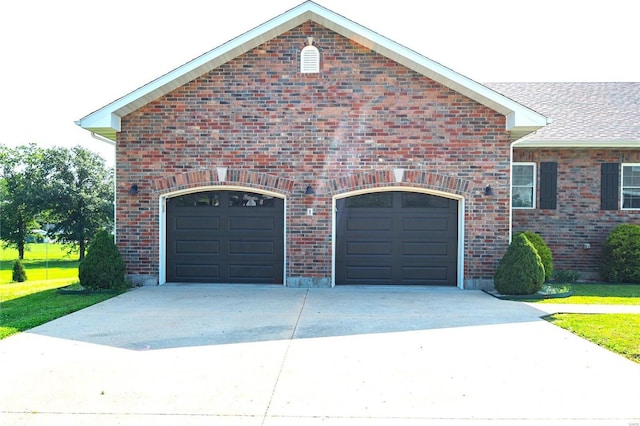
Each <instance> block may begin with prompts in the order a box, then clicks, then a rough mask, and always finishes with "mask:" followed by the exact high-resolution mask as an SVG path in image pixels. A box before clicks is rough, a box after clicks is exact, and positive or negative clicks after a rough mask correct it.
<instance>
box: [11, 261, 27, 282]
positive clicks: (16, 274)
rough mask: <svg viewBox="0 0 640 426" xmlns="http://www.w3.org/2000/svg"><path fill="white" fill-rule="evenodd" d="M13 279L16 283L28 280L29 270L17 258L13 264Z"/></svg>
mask: <svg viewBox="0 0 640 426" xmlns="http://www.w3.org/2000/svg"><path fill="white" fill-rule="evenodd" d="M11 280H12V281H13V282H16V283H22V282H25V281H26V280H27V271H25V270H24V265H23V264H22V262H21V261H20V260H16V263H14V264H13V272H12V273H11Z"/></svg>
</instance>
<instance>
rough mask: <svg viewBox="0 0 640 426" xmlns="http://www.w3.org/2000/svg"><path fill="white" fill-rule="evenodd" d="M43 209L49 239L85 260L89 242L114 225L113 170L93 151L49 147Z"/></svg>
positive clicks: (77, 148) (78, 148)
mask: <svg viewBox="0 0 640 426" xmlns="http://www.w3.org/2000/svg"><path fill="white" fill-rule="evenodd" d="M45 157H46V158H45V161H46V162H47V164H48V165H49V167H51V175H50V179H49V181H48V182H47V183H46V187H47V191H46V192H47V201H46V203H45V204H46V206H47V209H48V210H49V212H50V217H51V218H52V219H53V227H52V229H50V230H49V231H48V232H49V234H50V236H51V237H53V238H55V239H57V240H58V241H61V242H63V243H67V244H70V245H72V246H73V247H74V248H77V249H78V251H79V258H80V260H83V259H84V255H85V251H86V247H87V244H88V242H89V241H90V240H91V239H92V238H93V237H94V236H95V235H96V233H97V232H98V231H100V230H102V229H108V228H111V227H112V226H113V170H112V169H110V168H107V167H106V165H105V161H104V160H103V159H102V158H101V157H100V156H99V155H98V154H95V153H94V152H92V151H89V150H87V149H85V148H82V147H80V146H76V147H74V148H72V149H66V148H51V149H49V150H47V152H46V155H45Z"/></svg>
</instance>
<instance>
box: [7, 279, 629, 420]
mask: <svg viewBox="0 0 640 426" xmlns="http://www.w3.org/2000/svg"><path fill="white" fill-rule="evenodd" d="M543 314H544V313H543V312H541V311H538V310H537V309H536V308H535V307H533V306H529V305H527V304H523V303H518V302H509V301H502V300H498V299H495V298H493V297H491V296H489V295H486V294H484V293H482V292H480V291H470V290H459V289H457V288H444V287H436V288H425V287H339V288H334V289H290V288H289V289H288V288H283V287H270V286H252V285H250V286H244V285H238V286H218V285H172V286H162V287H143V288H139V289H136V290H133V291H131V292H129V293H126V294H124V295H121V296H119V297H116V298H114V299H111V300H108V301H106V302H103V303H101V304H98V305H95V306H93V307H90V308H87V309H84V310H82V311H80V312H77V313H75V314H71V315H68V316H66V317H63V318H60V319H58V320H56V321H52V322H50V323H48V324H45V325H43V326H40V327H37V328H35V329H33V330H31V331H29V332H27V333H21V334H18V335H15V336H12V337H10V338H7V339H5V340H2V341H0V377H1V380H2V381H1V383H2V386H0V418H1V421H0V423H1V424H3V425H52V424H65V425H74V424H92V425H100V424H105V425H106V424H109V425H111V424H125V425H139V424H146V422H153V423H154V424H155V425H164V424H166V425H169V424H171V425H175V424H180V425H191V424H193V425H200V424H202V425H204V424H207V425H209V424H216V425H217V424H224V425H227V424H228V425H306V424H310V425H315V424H320V423H322V424H336V425H361V424H362V425H379V424H385V425H386V424H392V425H399V424H411V425H414V424H415V425H418V424H425V423H426V422H429V423H430V424H434V423H435V424H447V425H448V424H465V423H473V424H505V425H507V424H508V425H513V424H527V425H529V424H535V425H538V424H585V422H586V423H587V424H596V425H600V424H603V425H604V424H607V425H608V424H612V425H622V426H629V425H630V424H633V423H636V422H638V421H640V404H638V383H640V365H637V364H635V363H633V362H631V361H628V360H626V359H624V358H622V357H620V356H618V355H615V354H613V353H611V352H609V351H607V350H605V349H602V348H600V347H598V346H596V345H594V344H591V343H589V342H587V341H585V340H583V339H581V338H578V337H576V336H574V335H572V334H571V333H569V332H566V331H564V330H562V329H559V328H557V327H555V326H553V325H551V324H549V323H547V322H545V321H543V320H541V319H539V316H540V315H543Z"/></svg>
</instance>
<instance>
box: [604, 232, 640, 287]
mask: <svg viewBox="0 0 640 426" xmlns="http://www.w3.org/2000/svg"><path fill="white" fill-rule="evenodd" d="M600 274H601V275H602V278H603V279H604V280H606V281H609V282H618V283H640V225H635V224H631V223H625V224H622V225H618V226H616V227H615V228H614V229H613V230H612V231H611V232H610V233H609V235H608V236H607V239H606V240H605V242H604V244H603V246H602V264H601V267H600Z"/></svg>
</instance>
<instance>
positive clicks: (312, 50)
mask: <svg viewBox="0 0 640 426" xmlns="http://www.w3.org/2000/svg"><path fill="white" fill-rule="evenodd" d="M307 40H308V42H309V45H308V46H305V47H304V49H302V52H300V72H301V73H303V74H307V73H317V72H320V51H319V50H318V48H317V47H315V46H314V45H313V37H309V38H308V39H307Z"/></svg>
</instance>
